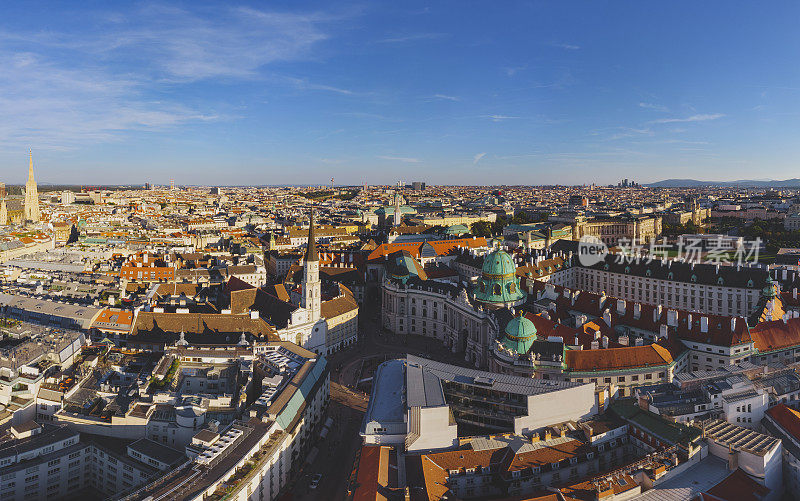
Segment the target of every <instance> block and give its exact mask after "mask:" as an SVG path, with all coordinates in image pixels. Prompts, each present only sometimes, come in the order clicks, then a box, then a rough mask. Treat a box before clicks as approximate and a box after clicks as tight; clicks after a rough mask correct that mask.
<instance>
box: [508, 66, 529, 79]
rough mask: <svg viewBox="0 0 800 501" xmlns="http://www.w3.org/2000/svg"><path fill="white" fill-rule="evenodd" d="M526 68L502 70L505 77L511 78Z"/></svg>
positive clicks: (517, 67) (516, 67) (514, 67)
mask: <svg viewBox="0 0 800 501" xmlns="http://www.w3.org/2000/svg"><path fill="white" fill-rule="evenodd" d="M527 67H528V65H522V66H508V67H506V68H504V70H505V72H506V76H509V77H513V76H514V75H516V74H517V73H519V72H520V71H522V70H524V69H526V68H527Z"/></svg>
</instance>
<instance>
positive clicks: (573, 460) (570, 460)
mask: <svg viewBox="0 0 800 501" xmlns="http://www.w3.org/2000/svg"><path fill="white" fill-rule="evenodd" d="M569 464H578V458H569Z"/></svg>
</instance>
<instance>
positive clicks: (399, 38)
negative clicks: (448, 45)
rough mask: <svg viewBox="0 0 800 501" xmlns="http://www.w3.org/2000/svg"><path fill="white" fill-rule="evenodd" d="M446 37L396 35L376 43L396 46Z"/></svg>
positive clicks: (439, 35) (437, 35)
mask: <svg viewBox="0 0 800 501" xmlns="http://www.w3.org/2000/svg"><path fill="white" fill-rule="evenodd" d="M446 36H447V35H446V34H445V33H410V34H408V35H398V36H392V37H387V38H383V39H381V40H378V41H377V42H378V43H386V44H398V43H406V42H419V41H421V40H436V39H438V38H444V37H446Z"/></svg>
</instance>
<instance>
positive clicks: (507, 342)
mask: <svg viewBox="0 0 800 501" xmlns="http://www.w3.org/2000/svg"><path fill="white" fill-rule="evenodd" d="M534 341H536V326H535V325H533V322H531V321H530V320H528V319H527V318H525V317H523V316H520V317H514V318H513V319H511V321H510V322H508V325H506V329H505V335H504V336H503V346H505V347H506V348H508V349H509V350H511V351H513V352H515V353H517V354H518V355H524V354H526V353H528V350H530V349H531V346H533V342H534Z"/></svg>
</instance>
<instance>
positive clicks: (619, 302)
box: [617, 299, 625, 315]
mask: <svg viewBox="0 0 800 501" xmlns="http://www.w3.org/2000/svg"><path fill="white" fill-rule="evenodd" d="M617 313H619V314H620V315H625V300H624V299H617Z"/></svg>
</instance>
